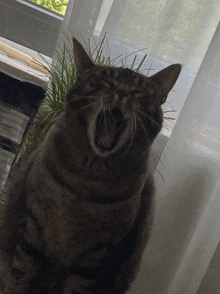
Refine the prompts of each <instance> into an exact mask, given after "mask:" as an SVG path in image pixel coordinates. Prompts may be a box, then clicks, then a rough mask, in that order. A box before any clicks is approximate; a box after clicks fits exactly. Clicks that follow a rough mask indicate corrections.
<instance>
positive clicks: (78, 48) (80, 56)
mask: <svg viewBox="0 0 220 294" xmlns="http://www.w3.org/2000/svg"><path fill="white" fill-rule="evenodd" d="M73 52H74V61H75V65H76V70H77V74H82V73H83V72H85V71H86V70H88V69H92V68H94V67H95V64H94V63H93V62H92V60H91V59H90V58H89V56H88V54H87V53H86V51H85V49H84V48H83V46H82V45H81V44H80V43H79V41H78V40H77V39H76V38H74V37H73Z"/></svg>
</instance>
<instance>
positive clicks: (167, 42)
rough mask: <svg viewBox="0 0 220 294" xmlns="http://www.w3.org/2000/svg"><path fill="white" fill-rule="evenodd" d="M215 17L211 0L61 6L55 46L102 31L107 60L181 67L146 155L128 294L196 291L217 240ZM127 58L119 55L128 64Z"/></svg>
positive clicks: (93, 0)
mask: <svg viewBox="0 0 220 294" xmlns="http://www.w3.org/2000/svg"><path fill="white" fill-rule="evenodd" d="M105 15H106V16H107V18H106V20H105V17H103V16H105ZM219 17H220V1H219V0H218V1H217V0H156V1H150V0H136V1H134V0H121V1H118V0H115V1H101V0H75V1H74V0H70V2H69V4H68V8H67V13H66V16H65V19H64V22H63V27H62V29H61V32H60V37H59V40H58V45H61V44H62V42H63V40H64V39H65V36H66V35H67V36H69V37H71V34H72V33H71V31H72V32H74V34H76V35H77V34H78V35H80V36H82V37H83V38H84V39H85V40H87V39H89V38H90V37H91V36H92V37H93V39H94V40H95V42H98V41H100V40H101V39H102V38H103V36H104V35H105V33H106V32H107V38H108V44H109V50H110V52H111V58H112V59H113V58H115V57H117V56H118V55H120V54H123V56H126V55H129V54H130V53H132V52H135V51H136V50H138V49H143V48H147V49H145V50H143V51H140V52H137V53H136V54H137V63H136V64H138V59H139V61H140V60H141V58H142V57H143V56H144V54H145V53H147V55H148V57H147V59H146V61H145V63H144V64H143V66H142V69H143V73H145V74H148V75H151V74H153V73H154V72H156V71H158V70H160V69H162V68H164V67H165V66H167V65H169V64H171V63H175V62H178V63H182V64H183V70H182V72H181V75H180V78H179V79H178V82H177V84H176V85H175V87H174V90H173V91H171V93H170V95H169V98H168V103H167V104H166V105H165V106H164V107H165V108H164V109H165V111H166V110H169V109H171V110H172V109H175V110H176V112H175V113H171V116H172V117H175V118H176V121H175V122H174V121H173V120H171V122H168V121H166V124H165V126H164V128H163V130H162V132H161V134H160V135H159V137H158V140H157V142H156V143H155V144H154V146H153V152H152V157H155V158H157V157H160V161H158V160H154V165H155V172H154V176H155V181H156V187H157V192H156V212H155V222H154V229H153V235H152V238H151V240H150V243H149V244H148V246H147V248H146V250H145V253H144V256H143V260H142V265H141V270H140V273H139V275H138V278H137V280H136V282H135V283H134V285H133V288H132V289H131V291H130V294H132V293H133V294H134V293H135V294H143V293H154V294H161V293H162V294H177V293H178V294H186V293H187V294H196V293H197V290H198V288H199V285H200V284H201V281H202V279H203V276H204V275H205V273H206V271H207V269H208V266H209V263H210V261H211V259H212V257H213V255H214V252H215V250H216V248H217V246H218V243H219V239H220V25H218V23H219ZM94 47H95V44H94ZM133 57H134V56H133ZM133 57H132V56H131V57H130V58H127V65H128V66H129V63H131V62H132V60H133ZM118 65H120V64H118ZM144 69H146V70H144ZM166 114H168V113H166ZM167 140H168V142H167ZM166 142H167V145H166V146H165V143H166ZM161 153H162V154H161ZM155 155H156V156H155ZM156 165H157V166H156ZM213 294H214V293H213ZM215 294H217V293H215Z"/></svg>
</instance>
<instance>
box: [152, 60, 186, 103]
mask: <svg viewBox="0 0 220 294" xmlns="http://www.w3.org/2000/svg"><path fill="white" fill-rule="evenodd" d="M181 68H182V66H181V64H172V65H170V66H168V67H166V68H164V69H163V70H161V71H159V72H158V73H156V74H155V75H153V76H151V77H150V79H151V80H152V81H153V83H155V84H156V85H157V87H158V89H159V91H160V92H161V93H162V97H163V98H162V101H161V104H163V103H164V102H165V101H166V98H167V95H168V93H169V92H170V90H171V89H172V88H173V86H174V85H175V83H176V81H177V79H178V77H179V74H180V71H181Z"/></svg>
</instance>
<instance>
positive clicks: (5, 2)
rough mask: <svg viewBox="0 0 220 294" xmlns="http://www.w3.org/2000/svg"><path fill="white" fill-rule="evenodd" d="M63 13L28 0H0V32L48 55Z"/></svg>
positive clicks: (58, 29) (0, 34)
mask: <svg viewBox="0 0 220 294" xmlns="http://www.w3.org/2000/svg"><path fill="white" fill-rule="evenodd" d="M63 18H64V16H63V15H61V14H59V13H56V12H54V11H51V10H49V9H47V8H45V7H42V6H40V5H38V4H35V3H33V2H30V1H28V0H0V20H1V23H0V24H1V25H0V36H1V37H3V38H5V39H8V40H10V41H12V42H15V43H18V44H20V45H22V46H25V47H27V48H29V49H32V50H34V51H37V52H39V53H42V54H44V55H46V56H49V57H52V56H53V52H54V48H55V47H56V42H57V38H58V36H59V33H60V28H61V25H62V22H63Z"/></svg>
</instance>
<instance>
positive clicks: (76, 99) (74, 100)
mask: <svg viewBox="0 0 220 294" xmlns="http://www.w3.org/2000/svg"><path fill="white" fill-rule="evenodd" d="M95 99H97V97H96V96H94V97H93V96H89V97H88V96H80V97H73V98H72V99H70V100H69V101H67V102H66V104H67V105H68V104H70V103H74V102H79V101H81V100H95Z"/></svg>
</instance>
